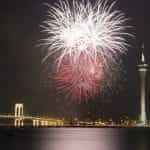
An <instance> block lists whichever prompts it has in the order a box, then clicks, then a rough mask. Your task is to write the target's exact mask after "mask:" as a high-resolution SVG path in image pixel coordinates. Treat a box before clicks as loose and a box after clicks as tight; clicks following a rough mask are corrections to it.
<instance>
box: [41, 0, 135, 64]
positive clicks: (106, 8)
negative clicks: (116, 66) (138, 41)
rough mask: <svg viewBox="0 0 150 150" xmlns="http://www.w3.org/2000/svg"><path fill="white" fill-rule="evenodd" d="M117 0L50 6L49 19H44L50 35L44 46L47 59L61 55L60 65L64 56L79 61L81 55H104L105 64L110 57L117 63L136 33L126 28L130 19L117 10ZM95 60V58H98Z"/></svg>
mask: <svg viewBox="0 0 150 150" xmlns="http://www.w3.org/2000/svg"><path fill="white" fill-rule="evenodd" d="M114 5H115V2H113V3H111V4H110V5H109V4H108V1H107V0H106V1H104V0H97V1H96V2H95V3H94V4H92V3H91V2H90V1H89V0H82V1H77V0H73V1H72V3H69V1H68V0H65V1H61V0H60V1H58V2H57V3H55V5H53V6H49V9H48V15H47V19H46V20H45V21H44V22H43V24H42V26H41V27H42V28H43V30H42V31H43V32H45V33H46V34H47V37H46V38H45V39H43V42H42V43H41V44H42V45H45V46H48V49H47V53H46V56H45V57H44V59H43V61H45V60H47V58H49V57H50V56H52V55H54V54H57V59H56V60H57V65H58V66H59V64H61V62H62V59H63V58H64V57H66V56H67V57H70V59H72V60H74V61H76V62H77V61H78V59H79V58H80V56H81V54H82V53H84V54H85V55H87V56H89V57H90V58H91V59H92V60H93V59H95V58H96V59H97V57H100V58H101V59H103V62H104V65H107V63H108V61H107V60H109V59H111V62H116V58H117V57H118V56H119V55H120V54H124V53H126V51H127V47H128V43H127V41H126V37H127V36H132V35H131V34H129V33H128V32H126V29H128V28H129V27H130V26H128V25H127V21H128V18H126V17H125V14H124V13H122V12H121V11H119V10H115V9H114ZM96 59H95V60H96Z"/></svg>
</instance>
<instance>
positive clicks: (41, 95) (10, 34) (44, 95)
mask: <svg viewBox="0 0 150 150" xmlns="http://www.w3.org/2000/svg"><path fill="white" fill-rule="evenodd" d="M44 2H47V3H50V4H51V3H53V2H54V0H53V1H52V0H47V1H46V0H13V1H10V0H1V3H0V51H1V54H0V113H7V112H9V113H11V112H13V104H14V103H15V102H23V103H24V105H25V112H26V113H28V114H39V115H49V116H53V117H56V116H60V117H63V116H64V117H67V118H71V117H78V118H81V119H83V118H84V119H97V118H99V117H103V118H106V117H113V118H114V119H117V118H119V117H120V116H123V115H128V116H129V117H131V118H137V116H138V114H139V102H138V101H139V97H138V72H137V67H136V64H137V62H138V56H139V54H140V46H141V44H142V43H143V42H145V55H146V59H147V62H148V63H150V51H149V50H148V49H149V46H148V44H146V39H148V36H147V37H146V33H148V24H149V18H148V15H147V14H148V13H147V12H148V9H146V7H145V6H144V2H143V1H142V0H118V2H117V7H118V8H119V9H121V10H122V11H124V12H125V13H126V16H127V17H130V18H131V21H130V24H131V25H132V26H134V27H133V29H132V31H131V32H132V33H133V34H134V35H135V37H136V38H135V40H130V41H129V42H130V44H132V47H131V48H129V52H128V54H127V56H126V57H123V63H124V66H125V67H124V70H125V71H126V75H125V78H126V82H124V83H123V84H122V86H121V87H122V90H121V91H119V92H118V93H114V94H112V95H111V96H109V97H106V98H102V97H97V98H95V100H93V101H90V102H89V103H81V104H77V103H74V102H69V101H66V100H63V99H62V98H61V96H58V95H57V94H56V92H55V89H54V87H53V85H52V84H53V83H52V82H51V81H49V80H48V77H47V73H48V72H47V71H45V69H44V68H45V66H44V65H42V64H41V59H42V57H43V53H42V50H41V48H39V47H37V46H36V45H37V44H38V40H39V39H40V38H42V37H43V35H42V33H40V30H41V29H40V27H39V25H40V24H41V22H42V21H43V20H44V19H45V14H46V10H47V8H46V7H45V6H44V5H43V3H44ZM147 43H148V40H147ZM149 45H150V44H149ZM148 76H149V74H148ZM149 80H150V79H149ZM149 84H150V82H149ZM149 86H150V85H149ZM147 91H148V92H150V88H148V89H147ZM149 97H150V94H148V98H149ZM149 103H150V101H148V105H149Z"/></svg>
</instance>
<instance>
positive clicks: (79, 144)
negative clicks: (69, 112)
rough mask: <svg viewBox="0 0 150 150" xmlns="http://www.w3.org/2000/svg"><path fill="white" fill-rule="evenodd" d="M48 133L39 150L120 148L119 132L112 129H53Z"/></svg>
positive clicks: (111, 149) (117, 149)
mask: <svg viewBox="0 0 150 150" xmlns="http://www.w3.org/2000/svg"><path fill="white" fill-rule="evenodd" d="M48 134H49V135H48V137H49V138H48V139H47V140H46V141H42V142H41V143H40V144H41V145H40V150H120V147H121V143H122V142H121V141H122V137H121V136H120V135H121V132H115V131H114V129H105V130H104V129H94V128H92V129H90V128H82V129H80V128H70V129H63V130H62V129H60V130H59V129H55V131H54V132H49V133H48ZM118 134H120V135H118ZM114 137H115V138H114ZM122 150H123V149H122Z"/></svg>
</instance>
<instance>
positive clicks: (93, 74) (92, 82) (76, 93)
mask: <svg viewBox="0 0 150 150" xmlns="http://www.w3.org/2000/svg"><path fill="white" fill-rule="evenodd" d="M102 66H103V64H102V62H100V60H98V59H95V60H92V59H90V58H89V57H88V56H86V55H85V54H83V55H81V56H80V59H79V60H78V62H74V61H71V59H70V58H67V57H66V58H65V59H64V60H63V62H62V64H61V65H60V67H59V69H58V71H56V75H55V77H54V80H55V82H56V88H57V90H58V91H60V92H63V93H65V95H66V98H67V99H71V100H77V101H82V100H88V99H89V98H93V97H94V96H96V95H97V94H98V93H99V91H100V85H101V81H102V80H103V78H104V71H103V68H102Z"/></svg>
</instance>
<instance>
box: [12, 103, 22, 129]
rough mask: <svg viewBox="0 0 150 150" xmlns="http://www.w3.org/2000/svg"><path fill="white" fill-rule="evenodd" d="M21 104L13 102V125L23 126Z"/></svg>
mask: <svg viewBox="0 0 150 150" xmlns="http://www.w3.org/2000/svg"><path fill="white" fill-rule="evenodd" d="M23 117H24V115H23V104H21V103H17V104H15V120H14V126H15V127H20V126H22V127H23Z"/></svg>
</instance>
